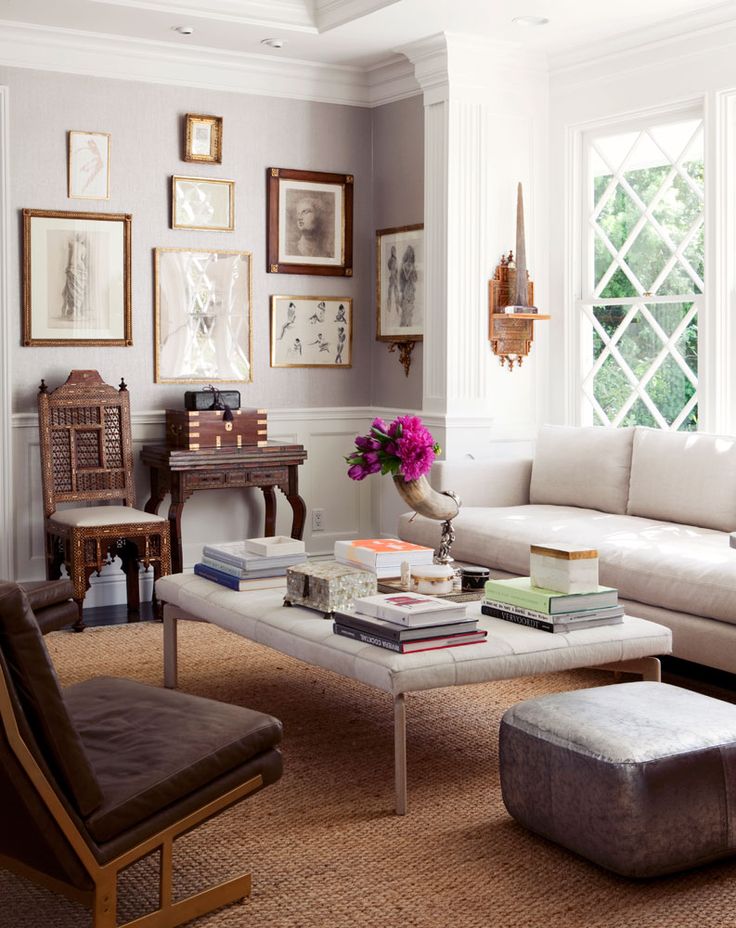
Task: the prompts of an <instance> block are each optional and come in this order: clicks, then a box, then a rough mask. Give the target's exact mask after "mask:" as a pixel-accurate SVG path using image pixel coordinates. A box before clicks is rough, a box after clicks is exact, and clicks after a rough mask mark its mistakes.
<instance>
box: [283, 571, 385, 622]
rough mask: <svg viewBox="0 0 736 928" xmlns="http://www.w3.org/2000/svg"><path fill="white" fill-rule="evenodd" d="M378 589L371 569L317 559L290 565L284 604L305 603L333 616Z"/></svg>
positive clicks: (308, 606)
mask: <svg viewBox="0 0 736 928" xmlns="http://www.w3.org/2000/svg"><path fill="white" fill-rule="evenodd" d="M377 592H378V587H377V582H376V575H375V574H374V573H373V572H372V571H370V570H361V569H360V568H358V567H349V566H348V565H346V564H338V563H337V561H318V562H317V563H313V564H309V563H307V564H297V565H296V566H295V567H288V568H287V570H286V596H285V597H284V605H285V606H306V607H307V608H308V609H316V610H317V612H322V613H324V617H325V618H326V619H331V618H332V614H333V613H334V612H335V611H336V610H339V609H347V608H349V606H350V605H351V604H352V602H353V600H354V599H355V598H356V597H358V596H372V595H373V594H374V593H377Z"/></svg>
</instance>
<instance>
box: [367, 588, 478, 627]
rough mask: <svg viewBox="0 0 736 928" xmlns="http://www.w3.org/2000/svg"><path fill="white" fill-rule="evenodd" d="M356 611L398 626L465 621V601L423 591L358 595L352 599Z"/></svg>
mask: <svg viewBox="0 0 736 928" xmlns="http://www.w3.org/2000/svg"><path fill="white" fill-rule="evenodd" d="M353 605H354V608H355V610H356V612H362V613H364V614H365V615H372V616H375V617H376V618H378V619H386V620H387V621H389V622H395V623H397V624H400V625H411V626H420V625H437V624H438V623H439V622H447V623H452V622H464V621H466V619H467V610H466V607H465V604H464V603H453V602H450V601H449V600H447V599H438V598H437V597H435V596H425V595H424V594H422V593H379V594H378V595H377V596H359V597H358V598H357V599H356V600H355V602H354V604H353Z"/></svg>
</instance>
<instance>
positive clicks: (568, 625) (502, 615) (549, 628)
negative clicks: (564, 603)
mask: <svg viewBox="0 0 736 928" xmlns="http://www.w3.org/2000/svg"><path fill="white" fill-rule="evenodd" d="M480 611H481V612H482V613H483V615H488V616H491V618H494V619H503V621H504V622H512V623H513V624H514V625H524V626H526V628H536V629H538V630H539V631H542V632H552V633H553V634H554V633H557V632H563V633H567V632H574V631H577V630H578V629H583V628H597V626H599V625H620V624H621V623H622V622H623V620H624V619H623V616H622V615H614V616H611V617H610V618H605V617H604V618H601V619H586V620H583V621H581V622H547V621H545V620H544V619H534V618H532V617H531V616H528V615H519V614H518V613H517V612H508V611H507V610H506V609H497V608H496V607H495V606H488V605H486V604H485V603H483V605H482V606H481V607H480Z"/></svg>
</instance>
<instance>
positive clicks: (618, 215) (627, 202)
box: [598, 185, 641, 251]
mask: <svg viewBox="0 0 736 928" xmlns="http://www.w3.org/2000/svg"><path fill="white" fill-rule="evenodd" d="M640 218H641V210H640V209H639V207H638V206H637V205H636V203H635V202H634V201H633V200H632V199H631V197H630V196H629V194H628V193H627V192H626V191H625V190H624V188H623V187H621V186H620V185H618V186H617V187H616V189H615V190H614V192H613V194H612V196H610V197H609V198H608V199H607V200H606V204H605V206H604V207H603V208H602V209H601V211H600V213H599V214H598V225H599V226H600V227H601V229H603V231H604V232H605V233H606V235H607V236H608V240H609V241H610V242H611V244H612V245H613V246H614V248H615V249H616V250H617V251H620V250H621V247H622V246H623V244H624V242H625V241H626V239H627V238H628V237H629V235H630V234H631V231H632V230H633V228H634V226H635V225H636V224H637V222H638V221H639V219H640Z"/></svg>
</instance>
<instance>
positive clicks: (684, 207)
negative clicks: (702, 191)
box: [652, 174, 703, 245]
mask: <svg viewBox="0 0 736 928" xmlns="http://www.w3.org/2000/svg"><path fill="white" fill-rule="evenodd" d="M702 209H703V205H702V203H701V201H700V197H699V196H698V195H697V193H696V192H695V191H694V190H693V188H692V187H691V186H690V184H689V183H688V182H687V181H686V180H685V178H684V177H682V175H680V174H678V175H677V177H675V178H674V179H673V180H672V183H671V184H669V185H668V187H667V189H666V191H665V192H664V194H663V196H662V197H661V198H660V199H659V200H658V201H657V205H656V206H655V207H654V209H653V210H652V215H653V216H654V218H655V219H656V220H657V222H658V223H659V224H660V225H661V226H662V228H663V229H664V230H665V231H666V232H667V233H668V234H669V237H670V238H671V239H672V241H673V242H674V243H675V245H679V244H680V242H681V241H682V240H683V239H684V238H685V236H686V235H687V233H688V232H689V231H690V230H691V229H692V227H693V226H694V225H695V223H696V222H697V221H698V220H699V219H700V216H701V214H702Z"/></svg>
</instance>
